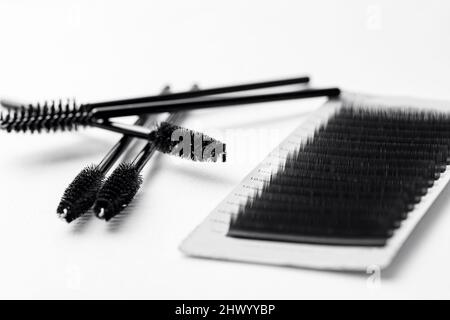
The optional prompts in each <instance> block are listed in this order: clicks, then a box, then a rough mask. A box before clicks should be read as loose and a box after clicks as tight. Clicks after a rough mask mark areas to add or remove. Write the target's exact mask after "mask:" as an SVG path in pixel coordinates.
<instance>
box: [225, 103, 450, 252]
mask: <svg viewBox="0 0 450 320" xmlns="http://www.w3.org/2000/svg"><path fill="white" fill-rule="evenodd" d="M449 148H450V115H449V114H448V113H441V112H432V111H411V110H395V109H382V108H373V109H370V108H364V107H362V106H357V105H353V104H349V103H347V104H344V106H343V107H342V108H341V109H340V110H339V111H338V112H337V113H336V114H335V115H334V116H333V117H331V118H330V119H329V120H328V122H327V123H326V124H325V125H323V126H321V127H320V128H319V129H318V130H316V132H315V134H314V136H313V137H312V138H310V139H309V140H308V141H306V142H305V143H303V144H301V145H299V146H297V148H295V149H294V150H292V151H291V152H290V153H289V155H288V157H287V159H286V161H285V163H284V164H283V165H282V166H280V167H279V169H278V170H277V171H276V172H274V173H273V174H271V176H270V179H268V180H267V181H266V182H265V183H264V185H263V187H262V188H260V189H259V190H258V191H257V192H256V193H255V194H254V195H253V196H251V197H249V198H248V199H247V201H246V202H245V203H243V204H242V205H241V206H240V207H239V209H238V211H237V212H236V213H235V214H233V215H232V218H231V221H230V224H229V229H228V233H227V235H228V236H230V237H239V238H250V239H262V240H274V241H285V242H303V243H315V244H328V245H350V246H384V245H385V244H386V241H387V240H388V239H389V238H390V237H391V236H392V235H393V234H394V232H395V230H396V229H397V228H399V227H400V225H401V223H402V221H403V220H405V219H406V218H407V217H408V214H409V212H411V210H413V209H414V208H415V206H416V205H417V204H418V203H419V202H420V201H421V198H422V197H423V196H424V195H425V194H426V193H427V192H428V189H429V188H430V187H431V186H433V184H434V182H435V181H436V180H437V179H439V177H440V175H441V173H442V172H444V171H445V170H446V167H447V165H448V164H449V163H450V154H449Z"/></svg>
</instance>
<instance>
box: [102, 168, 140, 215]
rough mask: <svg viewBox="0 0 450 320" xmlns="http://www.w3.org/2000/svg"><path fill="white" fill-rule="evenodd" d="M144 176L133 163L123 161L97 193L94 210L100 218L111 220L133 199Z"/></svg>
mask: <svg viewBox="0 0 450 320" xmlns="http://www.w3.org/2000/svg"><path fill="white" fill-rule="evenodd" d="M141 184H142V177H141V175H140V174H139V171H138V170H137V169H136V167H135V166H134V165H133V164H130V163H121V164H120V165H119V166H118V167H117V168H116V169H115V170H114V172H113V173H112V174H111V175H110V176H109V177H108V178H107V179H106V181H105V183H104V184H103V186H102V188H101V189H100V191H99V193H98V195H97V201H96V202H95V205H94V212H95V213H96V215H97V217H99V218H100V219H105V220H106V221H108V220H110V219H111V218H113V217H114V216H116V215H118V214H119V213H120V212H121V211H122V210H123V209H124V208H125V207H127V206H128V204H129V203H130V202H131V201H132V200H133V198H134V196H135V195H136V193H137V192H138V191H139V188H140V187H141Z"/></svg>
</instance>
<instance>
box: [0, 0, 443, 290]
mask: <svg viewBox="0 0 450 320" xmlns="http://www.w3.org/2000/svg"><path fill="white" fill-rule="evenodd" d="M449 31H450V3H449V2H448V1H443V0H442V1H436V0H434V1H361V0H358V1H356V0H355V1H332V0H329V1H324V0H321V1H304V2H303V1H280V0H278V1H245V2H244V1H234V0H228V1H221V2H219V1H206V0H205V1H195V0H192V1H167V0H165V1H126V2H125V1H123V2H118V1H64V2H63V1H39V2H37V1H20V0H14V1H12V0H6V1H5V0H1V1H0V96H1V97H9V98H14V99H20V100H30V101H36V100H40V99H47V98H58V97H76V98H77V100H78V101H85V102H87V101H95V100H98V101H100V100H105V99H109V98H122V97H129V96H140V95H148V94H155V93H157V92H158V91H159V90H160V88H161V87H162V86H163V85H164V84H168V83H170V84H171V85H172V87H173V89H174V90H186V89H188V88H189V86H190V85H191V84H192V83H193V82H198V83H199V84H200V85H201V86H202V87H209V86H214V85H225V84H231V83H240V82H246V81H254V80H265V79H272V78H282V77H287V76H296V75H302V74H305V73H307V74H310V75H311V76H312V77H313V83H314V85H317V86H327V85H338V86H340V87H341V88H344V89H348V90H352V91H363V92H370V93H384V94H398V95H412V96H419V97H428V98H435V99H436V98H437V99H450V90H449V84H450V44H449V41H448V38H449ZM320 103H321V101H308V102H298V101H295V102H283V103H272V104H265V105H258V106H252V107H237V108H229V109H221V110H219V109H215V110H204V111H196V112H192V113H191V114H190V117H189V119H187V121H186V122H185V123H184V125H185V126H189V127H191V128H193V129H198V130H202V131H204V132H205V133H207V134H210V135H213V136H215V137H217V138H221V139H223V140H224V141H225V142H226V143H227V144H228V150H229V162H228V163H226V164H208V165H201V164H195V163H189V162H187V161H183V160H178V159H169V157H168V156H158V157H156V158H155V159H153V160H152V162H151V163H150V164H149V170H148V171H147V172H146V174H145V176H146V182H145V185H144V187H143V189H142V192H141V193H140V195H139V199H138V201H135V203H134V205H133V207H132V208H130V210H128V213H127V215H126V216H122V217H121V218H120V219H116V220H115V221H113V222H112V223H109V224H105V223H104V222H103V221H98V220H96V219H95V218H92V219H85V220H83V221H80V222H77V223H74V224H73V225H67V224H65V223H64V222H62V221H60V220H58V219H57V218H56V214H55V208H56V206H57V204H58V201H59V197H60V196H61V194H62V192H63V190H64V188H65V187H66V185H67V184H68V183H69V182H70V181H71V179H72V178H73V177H74V176H75V175H76V174H77V173H78V172H79V170H80V169H81V168H82V167H83V166H85V165H87V164H90V163H95V162H98V161H99V160H100V159H101V157H102V155H103V154H104V153H105V152H106V151H107V150H108V148H109V147H110V146H111V145H112V144H113V143H114V141H115V140H117V139H118V136H117V135H116V134H112V133H104V132H101V131H100V130H98V129H86V130H82V131H81V132H77V133H64V134H52V135H40V136H38V135H33V136H31V135H23V134H21V135H12V134H11V135H7V134H5V133H0V145H1V147H2V152H1V156H0V200H1V202H0V298H186V299H189V298H192V299H196V298H203V299H208V298H209V299H216V298H235V299H240V298H247V299H251V298H256V299H259V298H261V299H272V298H289V299H291V298H292V299H300V298H449V297H450V278H449V276H448V270H450V233H449V232H448V230H449V228H450V215H449V214H448V211H449V207H450V190H448V188H447V190H446V191H444V192H443V194H442V195H441V196H440V197H439V198H438V200H437V201H436V203H435V204H434V206H433V207H432V208H431V210H430V211H429V213H428V214H427V216H426V217H425V219H424V220H423V221H422V223H421V224H420V225H419V227H418V228H417V229H416V231H415V232H414V234H413V235H412V236H411V238H410V239H409V240H408V242H407V244H406V245H405V247H404V248H403V250H402V251H401V253H400V255H399V256H398V258H397V259H396V260H395V262H394V264H393V265H392V267H391V268H389V269H388V270H386V271H384V272H383V273H382V274H381V283H375V285H373V282H372V281H371V280H370V279H369V280H368V278H369V276H368V275H366V274H352V273H335V272H323V271H322V272H319V271H313V270H302V269H293V268H278V267H269V266H260V265H247V264H242V263H231V262H218V261H209V260H197V259H193V258H188V257H185V256H183V255H182V254H181V253H180V252H179V251H178V249H177V246H178V245H179V243H180V242H181V241H182V240H183V239H184V238H185V237H186V236H187V235H188V234H189V232H190V231H191V230H192V229H193V228H194V227H195V226H196V225H197V224H198V223H200V222H201V221H202V220H203V219H204V217H206V215H207V214H208V213H209V212H210V211H211V210H212V209H213V208H214V207H215V205H216V204H217V203H218V202H219V201H220V200H221V199H223V198H224V197H225V196H226V195H227V194H228V193H229V192H230V191H231V190H232V188H233V187H234V186H235V185H236V184H237V183H239V181H240V180H241V179H242V178H243V177H244V176H245V175H246V174H247V173H248V172H249V171H250V170H251V169H252V168H253V167H254V166H256V165H257V164H258V162H259V161H260V160H261V159H262V158H263V157H264V156H265V154H266V153H267V152H269V151H270V150H271V149H272V148H273V147H275V146H276V145H277V143H278V142H279V141H281V140H282V138H283V137H284V136H286V135H287V134H288V133H289V132H290V131H291V130H293V129H294V128H295V127H296V126H297V125H298V124H299V123H300V122H301V120H302V118H303V117H304V115H305V114H306V113H307V112H308V111H309V110H312V109H313V108H315V107H317V106H318V105H320Z"/></svg>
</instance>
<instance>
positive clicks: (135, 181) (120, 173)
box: [94, 86, 225, 221]
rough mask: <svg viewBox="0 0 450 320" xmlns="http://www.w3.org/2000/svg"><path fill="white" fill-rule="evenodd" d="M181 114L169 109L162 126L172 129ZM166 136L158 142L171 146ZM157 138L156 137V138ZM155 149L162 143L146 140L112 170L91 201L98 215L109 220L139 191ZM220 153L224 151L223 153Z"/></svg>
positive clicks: (182, 115) (194, 88)
mask: <svg viewBox="0 0 450 320" xmlns="http://www.w3.org/2000/svg"><path fill="white" fill-rule="evenodd" d="M192 90H196V87H195V86H194V87H193V89H192ZM184 116H185V113H171V114H170V115H169V116H168V118H167V119H166V121H165V122H164V123H163V124H161V126H168V129H169V130H172V128H173V127H176V126H174V125H171V124H170V125H169V123H178V122H180V121H181V119H182V118H183V117H184ZM164 131H165V130H161V132H164ZM186 133H189V134H190V135H192V134H196V133H194V132H192V131H190V132H186ZM160 135H161V134H160ZM168 137H170V135H168V134H162V135H161V140H162V141H165V142H159V144H163V145H165V146H168V147H170V146H171V144H170V142H169V141H168ZM209 139H210V138H209V137H207V139H206V140H209ZM158 140H159V139H157V140H156V141H158ZM158 149H159V150H160V149H161V147H159V148H158V147H157V144H156V143H154V142H149V143H147V144H146V145H145V146H144V147H143V149H142V150H141V151H140V152H139V154H138V155H137V156H136V157H135V159H134V160H133V161H131V162H125V163H121V164H120V165H119V166H118V167H117V168H116V169H115V170H114V171H113V173H112V174H111V175H110V176H109V177H108V179H107V180H106V181H105V183H104V184H103V186H102V188H101V189H100V191H99V193H98V195H97V201H96V202H95V205H94V212H95V214H96V216H97V217H98V218H99V219H103V220H106V221H109V220H110V219H112V218H113V217H115V216H116V215H118V214H119V213H120V212H121V211H122V210H123V209H124V208H126V207H127V206H128V204H129V203H130V202H131V201H132V200H133V198H134V196H135V195H136V193H137V192H138V191H139V188H140V187H141V184H142V182H143V179H142V176H141V171H142V170H143V169H144V167H145V165H146V164H147V162H148V161H149V160H150V159H151V158H152V156H153V155H154V153H155V151H156V150H158ZM222 150H223V152H225V145H223V146H222ZM191 152H192V149H191ZM166 153H170V150H166ZM220 155H221V154H220V153H217V154H215V157H216V158H217V157H219V156H220ZM222 155H224V153H223V154H222ZM189 158H191V159H192V160H201V159H198V158H197V157H195V156H194V155H193V154H190V155H189Z"/></svg>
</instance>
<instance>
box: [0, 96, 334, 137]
mask: <svg viewBox="0 0 450 320" xmlns="http://www.w3.org/2000/svg"><path fill="white" fill-rule="evenodd" d="M339 94H340V90H339V89H338V88H325V89H304V90H297V91H291V92H281V93H271V94H261V95H247V96H241V97H226V98H215V97H213V98H211V97H208V98H204V99H197V100H188V101H165V102H159V103H150V104H148V103H144V104H133V105H126V106H124V105H120V106H109V107H108V106H107V107H98V108H94V109H92V110H88V109H86V108H85V107H84V106H73V107H70V106H65V107H64V108H63V107H61V105H60V106H58V107H57V108H55V105H54V104H52V105H51V107H50V108H49V107H48V106H47V105H44V107H43V108H37V109H35V108H31V107H29V108H28V109H25V108H24V109H22V110H21V111H19V112H13V113H8V114H7V115H5V116H3V115H1V117H0V127H1V128H2V129H3V130H6V131H8V132H11V131H17V132H20V131H23V132H26V131H31V132H34V131H37V132H40V131H42V130H46V131H57V130H65V129H68V130H71V129H77V128H78V127H79V126H88V125H90V126H96V127H100V128H103V129H106V130H111V131H116V132H120V133H122V134H128V135H133V136H135V137H140V138H144V139H146V138H148V137H146V134H143V133H142V132H141V130H140V129H139V127H136V126H134V127H130V126H128V127H126V128H124V127H122V126H121V125H120V124H114V123H112V122H110V121H109V118H113V117H122V116H131V115H142V114H153V113H161V112H179V111H188V110H193V109H205V108H215V107H227V106H238V105H245V104H255V103H263V102H274V101H284V100H292V99H306V98H314V97H337V96H339ZM144 131H145V130H144ZM147 133H148V131H147Z"/></svg>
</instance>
